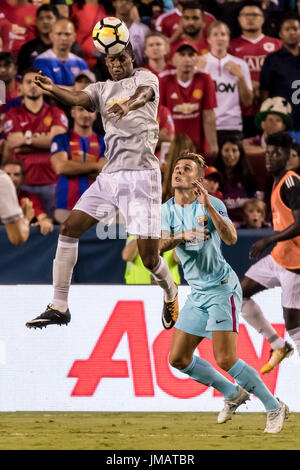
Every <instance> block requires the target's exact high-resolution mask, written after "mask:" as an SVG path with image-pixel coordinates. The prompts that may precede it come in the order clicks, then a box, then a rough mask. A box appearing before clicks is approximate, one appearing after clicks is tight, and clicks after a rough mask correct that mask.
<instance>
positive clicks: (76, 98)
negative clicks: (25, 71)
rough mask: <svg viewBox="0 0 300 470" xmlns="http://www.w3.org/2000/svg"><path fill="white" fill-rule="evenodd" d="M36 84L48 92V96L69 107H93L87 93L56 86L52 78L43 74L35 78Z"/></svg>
mask: <svg viewBox="0 0 300 470" xmlns="http://www.w3.org/2000/svg"><path fill="white" fill-rule="evenodd" d="M34 83H35V84H36V85H37V86H39V87H40V88H42V89H43V90H44V91H45V92H47V94H49V95H51V96H53V97H54V98H55V99H57V100H58V101H61V102H62V103H64V104H66V105H68V106H83V107H84V108H92V107H93V106H92V102H91V100H90V98H89V96H88V95H87V94H86V93H84V92H83V91H73V90H72V91H70V90H67V89H66V88H64V87H60V86H58V85H55V84H54V83H53V82H52V80H51V78H49V77H46V76H45V75H44V74H43V73H42V72H39V74H38V75H36V76H35V80H34Z"/></svg>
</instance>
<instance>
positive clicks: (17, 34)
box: [0, 0, 37, 58]
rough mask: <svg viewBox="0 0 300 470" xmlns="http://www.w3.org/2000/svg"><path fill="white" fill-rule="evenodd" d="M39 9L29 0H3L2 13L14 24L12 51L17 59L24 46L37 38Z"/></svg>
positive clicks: (0, 7)
mask: <svg viewBox="0 0 300 470" xmlns="http://www.w3.org/2000/svg"><path fill="white" fill-rule="evenodd" d="M36 10H37V7H36V6H35V5H33V4H32V3H29V2H27V0H2V1H1V6H0V13H3V14H4V15H5V17H6V19H7V20H8V21H9V22H10V23H11V24H12V30H11V34H12V37H11V39H12V45H11V51H12V53H13V54H14V56H15V57H16V58H17V57H18V54H19V51H20V49H21V47H22V46H23V44H25V43H26V42H28V41H31V39H34V37H35V15H36Z"/></svg>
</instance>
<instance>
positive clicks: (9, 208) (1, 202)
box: [0, 170, 23, 225]
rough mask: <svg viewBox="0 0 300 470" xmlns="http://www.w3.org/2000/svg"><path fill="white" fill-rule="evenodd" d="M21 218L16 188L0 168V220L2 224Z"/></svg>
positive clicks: (21, 212)
mask: <svg viewBox="0 0 300 470" xmlns="http://www.w3.org/2000/svg"><path fill="white" fill-rule="evenodd" d="M22 218H23V211H22V209H21V207H20V205H19V201H18V198H17V193H16V188H15V186H14V184H13V182H12V180H11V179H10V177H9V176H8V175H7V174H6V173H5V172H4V171H3V170H0V220H1V221H2V223H3V224H4V225H6V224H10V223H13V222H16V221H17V220H19V219H22Z"/></svg>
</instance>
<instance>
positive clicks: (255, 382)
mask: <svg viewBox="0 0 300 470" xmlns="http://www.w3.org/2000/svg"><path fill="white" fill-rule="evenodd" d="M227 373H228V374H229V375H231V377H233V378H234V379H235V381H236V382H237V383H238V384H239V385H240V386H241V387H243V388H244V389H245V390H247V392H249V393H253V394H254V395H255V396H256V397H257V398H259V399H260V401H261V402H262V403H263V405H264V407H265V409H266V411H269V410H274V409H275V408H278V407H279V406H280V404H279V402H278V400H276V398H275V397H274V396H273V395H272V393H271V392H270V391H269V389H268V388H267V387H266V386H265V384H264V383H263V381H262V380H261V378H260V376H259V375H258V373H257V372H256V370H255V369H253V367H251V366H249V365H248V364H246V362H244V361H243V360H242V359H238V360H237V361H236V363H235V364H234V365H233V366H232V367H231V369H229V370H228V371H227Z"/></svg>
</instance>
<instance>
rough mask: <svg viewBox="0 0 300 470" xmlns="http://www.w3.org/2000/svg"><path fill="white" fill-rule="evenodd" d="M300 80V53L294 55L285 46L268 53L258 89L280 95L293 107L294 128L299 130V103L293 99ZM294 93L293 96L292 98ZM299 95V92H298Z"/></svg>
mask: <svg viewBox="0 0 300 470" xmlns="http://www.w3.org/2000/svg"><path fill="white" fill-rule="evenodd" d="M299 80H300V54H299V55H297V56H294V55H293V54H291V53H290V52H289V51H288V50H287V49H285V47H282V48H281V49H279V50H278V51H276V52H273V53H271V54H269V55H268V56H267V57H266V58H265V61H264V64H263V66H262V70H261V74H260V89H261V90H265V91H268V92H269V96H270V97H271V98H272V97H273V96H282V97H283V98H285V99H286V100H287V101H289V102H290V103H291V105H292V108H293V124H294V130H296V131H300V104H297V101H298V100H297V101H296V100H295V97H296V88H299V84H297V86H296V84H294V88H293V82H296V81H299ZM293 94H294V98H293ZM298 95H299V92H298ZM293 101H294V102H293Z"/></svg>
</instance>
